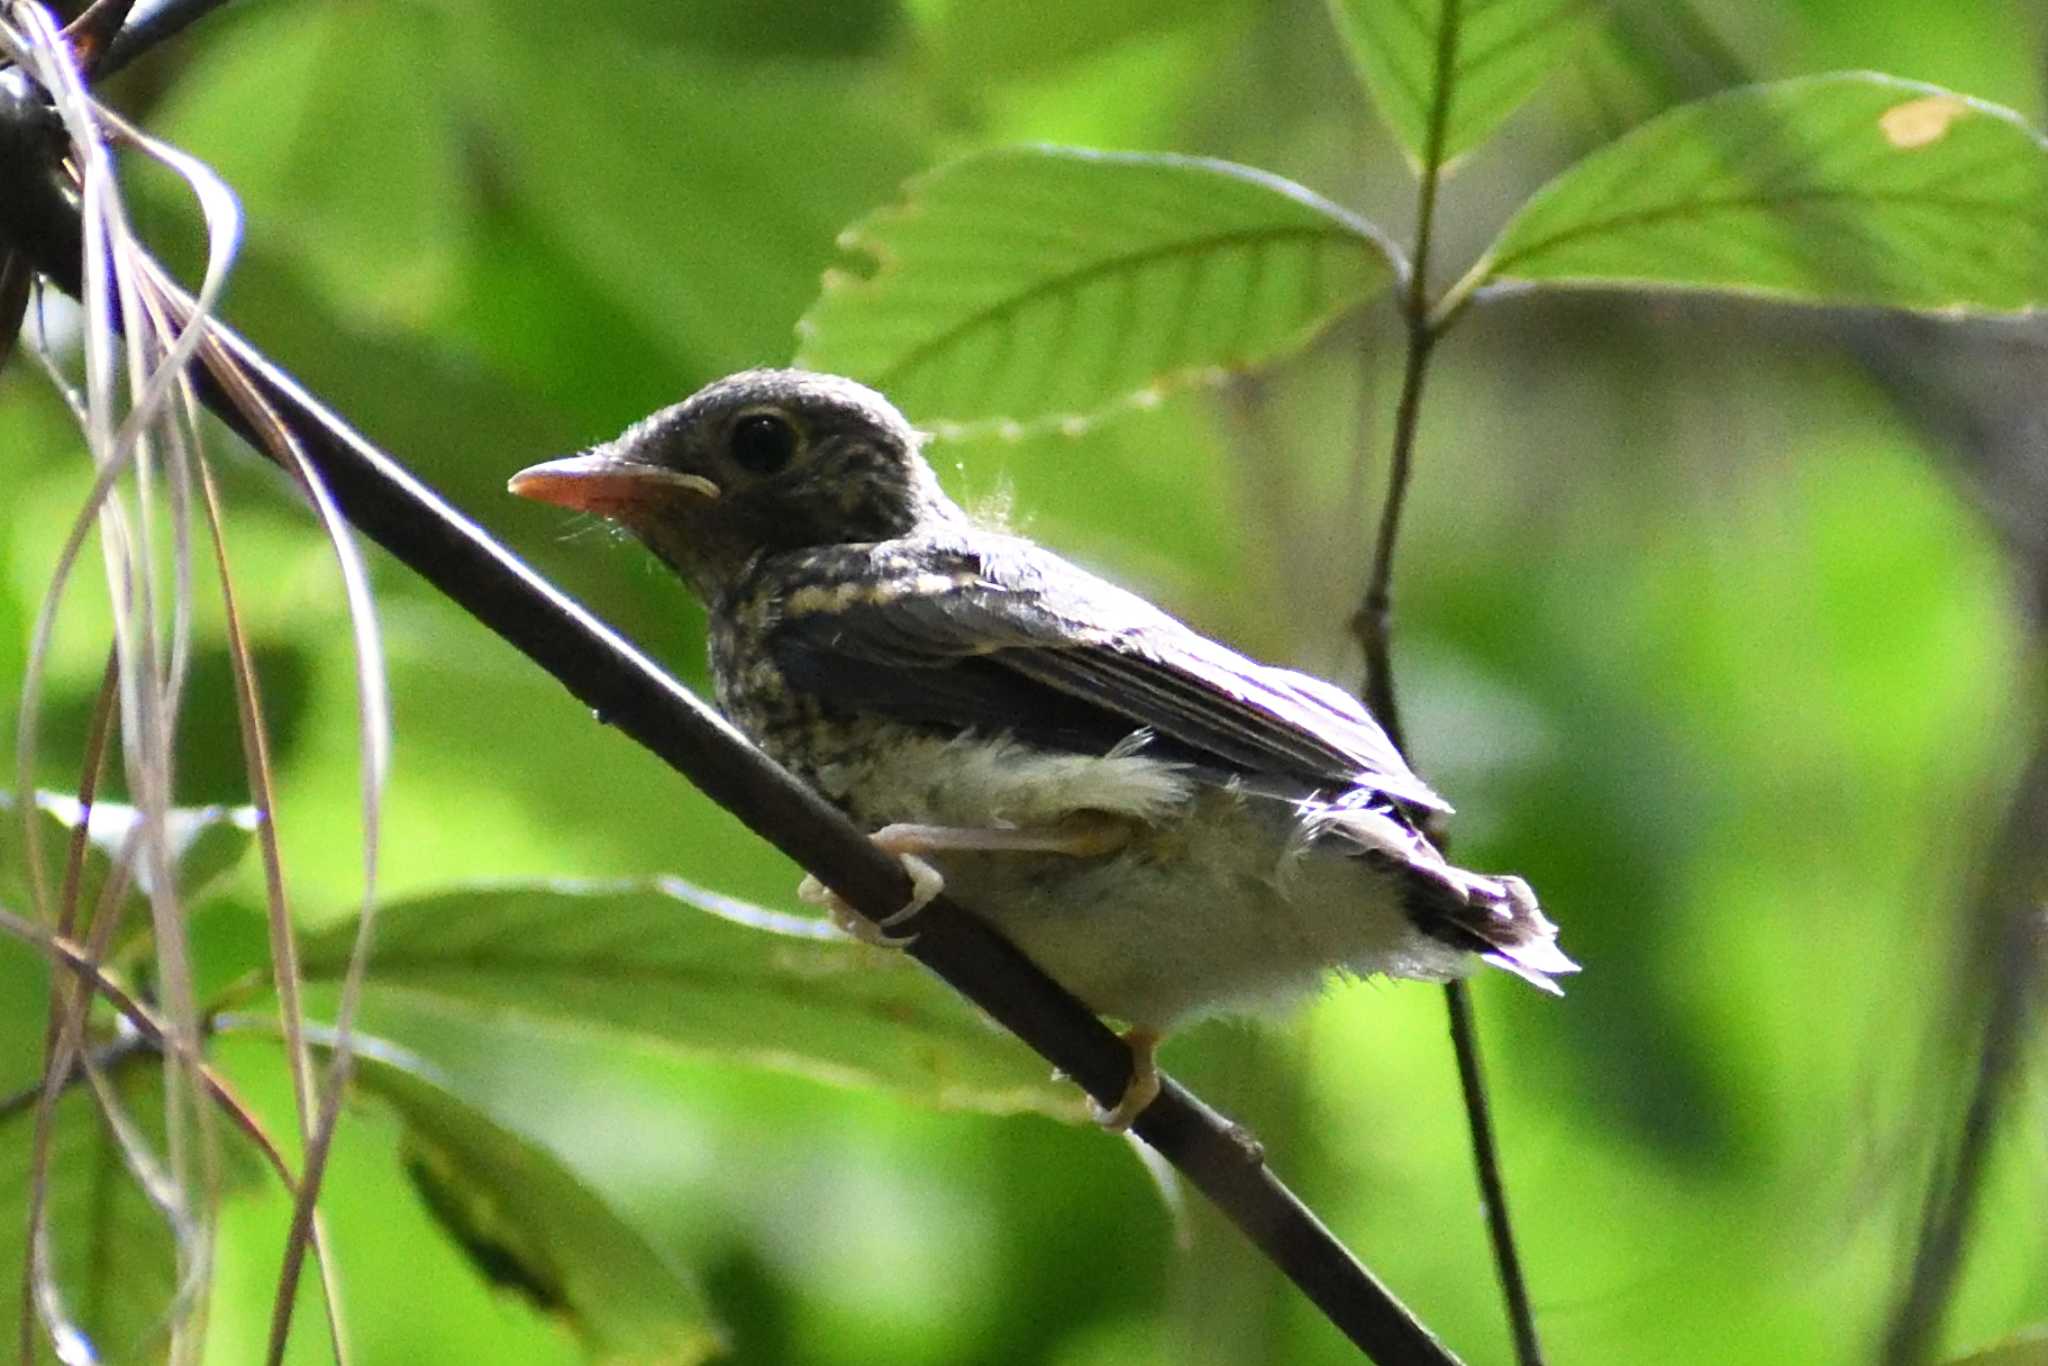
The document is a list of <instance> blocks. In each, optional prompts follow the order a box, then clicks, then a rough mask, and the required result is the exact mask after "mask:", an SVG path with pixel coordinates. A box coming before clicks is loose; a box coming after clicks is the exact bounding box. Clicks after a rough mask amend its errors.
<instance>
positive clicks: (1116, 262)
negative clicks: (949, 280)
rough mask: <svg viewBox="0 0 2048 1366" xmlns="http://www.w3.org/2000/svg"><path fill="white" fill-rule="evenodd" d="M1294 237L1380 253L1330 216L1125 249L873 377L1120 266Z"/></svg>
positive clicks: (967, 323)
mask: <svg viewBox="0 0 2048 1366" xmlns="http://www.w3.org/2000/svg"><path fill="white" fill-rule="evenodd" d="M1293 239H1329V240H1333V241H1339V242H1350V243H1355V244H1357V245H1359V246H1361V247H1363V248H1365V249H1366V250H1367V251H1368V252H1369V253H1372V254H1374V255H1378V254H1379V244H1378V243H1376V242H1374V241H1373V240H1372V239H1371V238H1370V237H1368V236H1366V235H1365V234H1363V233H1360V232H1357V231H1354V230H1353V229H1351V228H1349V227H1347V226H1346V225H1344V224H1342V223H1338V222H1334V221H1333V222H1330V223H1318V224H1302V225H1300V226H1296V227H1288V228H1260V229H1257V230H1255V231H1240V232H1229V233H1211V234H1209V235H1207V236H1204V237H1199V238H1192V239H1187V240H1184V241H1180V242H1174V243H1170V244H1167V245H1164V246H1159V247H1152V248H1148V249H1146V250H1144V251H1134V252H1125V253H1122V254H1120V255H1117V256H1113V257H1110V258H1109V259H1107V260H1104V261H1100V262H1097V263H1095V264H1093V265H1090V266H1087V267H1084V268H1083V269H1080V270H1075V271H1070V272H1067V273H1064V274H1061V275H1059V276H1057V277H1055V278H1053V279H1051V280H1047V281H1044V282H1043V283H1040V284H1037V285H1033V286H1032V287H1031V288H1029V289H1026V290H1022V291H1020V292H1018V293H1015V294H1009V295H1005V296H1004V297H1003V298H1002V299H1001V300H999V301H997V302H996V303H993V304H990V305H989V306H987V307H986V308H982V309H979V310H977V311H976V312H974V313H972V314H969V315H968V316H967V317H965V318H963V319H961V320H960V321H959V322H957V323H955V324H953V325H952V326H950V327H948V328H946V329H945V330H944V331H942V332H940V333H939V334H937V335H936V336H934V337H932V338H931V339H930V340H928V341H926V342H924V343H922V344H920V345H918V346H916V347H913V348H912V349H911V350H910V351H908V352H907V353H905V354H904V355H903V357H902V358H901V359H899V360H897V361H895V362H892V363H891V364H890V365H889V366H888V367H887V368H886V369H884V370H882V371H880V372H878V374H877V376H876V379H877V381H878V382H879V383H880V384H881V385H883V386H884V387H886V386H887V385H889V384H891V383H894V382H896V381H899V380H901V379H902V378H903V377H904V375H906V374H907V373H909V372H910V371H912V370H914V369H915V368H917V367H918V366H920V365H922V364H924V363H925V362H926V361H928V360H930V359H931V358H932V357H933V356H936V355H938V354H939V353H941V352H942V351H944V350H945V349H946V348H948V347H950V346H952V345H954V344H955V343H957V342H958V341H959V339H960V338H962V337H964V336H966V335H967V334H969V333H971V332H973V331H975V330H977V329H979V328H982V327H993V326H997V325H999V323H1000V321H1001V319H1002V318H1003V317H1004V316H1006V315H1008V314H1012V313H1016V312H1019V311H1021V310H1023V309H1026V308H1028V307H1030V306H1031V305H1033V304H1035V303H1038V302H1040V301H1042V300H1044V299H1046V298H1049V297H1051V296H1053V295H1055V294H1058V293H1076V292H1079V291H1081V290H1083V289H1086V288H1087V287H1088V286H1090V285H1092V284H1094V283H1095V282H1096V281H1098V280H1100V279H1103V278H1105V277H1107V276H1109V275H1112V274H1116V273H1123V272H1128V273H1136V272H1137V271H1140V270H1143V269H1145V268H1147V267H1149V266H1152V265H1157V264H1159V263H1161V262H1164V261H1169V260H1172V259H1173V258H1175V257H1179V256H1196V255H1202V254H1207V253H1210V252H1216V251H1223V250H1227V249H1229V248H1231V247H1242V246H1254V245H1263V244H1266V243H1272V242H1285V241H1289V240H1293ZM1382 259H1384V258H1382Z"/></svg>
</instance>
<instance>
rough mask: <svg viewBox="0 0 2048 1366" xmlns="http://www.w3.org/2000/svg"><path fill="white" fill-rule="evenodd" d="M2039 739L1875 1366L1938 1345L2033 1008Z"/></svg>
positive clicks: (2041, 867) (2041, 800)
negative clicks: (1962, 1092) (1959, 1081)
mask: <svg viewBox="0 0 2048 1366" xmlns="http://www.w3.org/2000/svg"><path fill="white" fill-rule="evenodd" d="M2044 849H2048V735H2044V736H2043V737H2042V740H2041V741H2040V742H2037V748H2036V750H2035V752H2034V757H2033V760H2032V762H2031V763H2029V764H2028V766H2027V771H2026V774H2025V775H2024V776H2023V777H2022V779H2021V780H2020V787H2019V791H2018V792H2017V794H2016V795H2015V796H2014V798H2013V802H2012V805H2011V807H2010V808H2009V809H2008V811H2007V814H2006V819H2005V825H2004V829H2003V831H2002V832H2001V834H2000V837H1999V840H1998V844H1997V847H1996V848H1995V849H1994V851H1993V853H1992V856H1991V858H1990V860H1989V862H1988V864H1987V866H1986V869H1985V872H1984V874H1983V878H1982V885H1983V892H1982V894H1981V909H1980V912H1979V914H1978V917H1977V923H1978V924H1979V926H1980V927H1981V930H1982V933H1981V938H1980V942H1979V944H1978V945H1977V952H1976V955H1975V960H1976V961H1974V962H1973V963H1971V964H1970V972H1971V979H1970V980H1971V981H1972V982H1973V983H1975V984H1977V987H1976V989H1975V990H1973V991H1972V992H1971V993H1970V995H1972V996H1982V997H1983V998H1985V1002H1984V1014H1983V1032H1982V1036H1981V1039H1980V1042H1979V1043H1978V1046H1977V1070H1976V1074H1975V1076H1974V1077H1973V1078H1972V1079H1971V1085H1970V1094H1969V1099H1968V1100H1967V1101H1966V1102H1965V1103H1964V1106H1963V1110H1962V1114H1961V1116H1960V1121H1959V1124H1958V1129H1957V1134H1956V1138H1955V1147H1954V1149H1953V1151H1951V1152H1950V1153H1949V1154H1948V1155H1947V1157H1946V1159H1945V1160H1943V1161H1941V1162H1940V1163H1939V1164H1938V1170H1937V1173H1936V1176H1935V1178H1934V1179H1933V1180H1932V1181H1931V1182H1930V1183H1929V1186H1928V1191H1927V1199H1926V1204H1925V1206H1924V1208H1923V1210H1922V1214H1921V1222H1920V1235H1919V1242H1918V1245H1917V1246H1916V1248H1915V1250H1914V1256H1913V1264H1912V1269H1911V1272H1910V1273H1909V1274H1908V1276H1907V1279H1906V1284H1905V1286H1904V1287H1903V1288H1902V1289H1901V1291H1900V1293H1899V1298H1898V1302H1897V1304H1896V1305H1894V1307H1893V1310H1892V1315H1891V1321H1890V1323H1889V1325H1888V1326H1887V1328H1886V1331H1885V1337H1884V1348H1883V1352H1882V1354H1881V1356H1880V1358H1879V1359H1880V1360H1881V1361H1882V1362H1883V1363H1884V1366H1919V1363H1921V1362H1924V1361H1927V1360H1928V1359H1929V1358H1930V1356H1931V1354H1932V1352H1933V1349H1934V1347H1935V1344H1936V1342H1937V1340H1938V1338H1939V1335H1940V1331H1941V1325H1942V1321H1943V1319H1944V1318H1945V1317H1946V1316H1947V1311H1948V1306H1949V1303H1950V1301H1951V1300H1952V1299H1953V1297H1954V1294H1955V1288H1956V1282H1957V1281H1958V1280H1959V1279H1960V1277H1961V1275H1962V1269H1963V1261H1964V1254H1965V1251H1966V1249H1967V1248H1968V1246H1969V1234H1970V1229H1971V1227H1972V1225H1973V1224H1974V1223H1975V1222H1976V1217H1977V1210H1978V1201H1979V1197H1980V1196H1981V1195H1982V1193H1983V1187H1984V1176H1985V1172H1986V1169H1987V1167H1988V1166H1989V1164H1990V1158H1991V1146H1992V1139H1993V1138H1994V1137H1995V1136H1996V1135H1997V1132H1998V1123H1999V1119H2000V1117H2001V1116H2002V1115H2003V1114H2004V1112H2005V1110H2006V1108H2007V1106H2008V1105H2009V1104H2010V1103H2011V1101H2012V1096H2013V1092H2014V1090H2015V1088H2016V1087H2017V1085H2018V1083H2019V1080H2020V1075H2021V1068H2022V1064H2023V1062H2024V1061H2025V1057H2026V1048H2027V1044H2028V1042H2029V1040H2030V1039H2031V1037H2032V1033H2033V1026H2034V1016H2035V1014H2036V1011H2037V1009H2038V1007H2039V1004H2040V993H2041V979H2042V970H2043V957H2044V953H2048V907H2044V905H2043V904H2042V901H2041V898H2040V893H2039V890H2038V889H2039V888H2041V887H2042V886H2044V885H2048V884H2044V881H2043V878H2044V876H2048V857H2044V854H2043V850H2044Z"/></svg>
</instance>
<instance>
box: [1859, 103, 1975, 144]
mask: <svg viewBox="0 0 2048 1366" xmlns="http://www.w3.org/2000/svg"><path fill="white" fill-rule="evenodd" d="M1969 112H1970V106H1969V104H1968V102H1966V101H1964V100H1960V99H1957V98H1956V97H1955V96H1954V95H1928V96H1925V97H1924V98H1921V99H1917V100H1907V101H1906V102H1905V103H1904V104H1895V105H1893V106H1892V107H1891V108H1889V109H1887V110H1885V111H1884V113H1882V114H1880V115H1878V118H1877V126H1878V127H1879V128H1881V129H1883V130H1884V136H1885V140H1886V141H1887V142H1889V143H1891V145H1892V146H1894V147H1898V148H1902V149H1904V150H1906V151H1911V150H1913V149H1914V148H1915V147H1925V146H1927V145H1928V144H1929V143H1931V142H1939V141H1941V139H1942V137H1943V136H1944V135H1945V134H1947V132H1948V128H1949V125H1950V124H1952V123H1954V122H1955V121H1956V120H1957V119H1959V118H1961V117H1963V115H1965V114H1967V113H1969Z"/></svg>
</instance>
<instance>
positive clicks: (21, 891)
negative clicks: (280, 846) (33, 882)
mask: <svg viewBox="0 0 2048 1366" xmlns="http://www.w3.org/2000/svg"><path fill="white" fill-rule="evenodd" d="M36 808H37V811H36V817H37V823H38V829H39V832H40V833H39V834H38V835H37V845H38V848H39V850H40V852H41V855H42V859H43V867H44V870H45V872H46V874H47V878H48V882H49V891H50V895H51V896H53V897H54V896H56V895H57V893H58V891H59V889H60V887H61V884H62V880H63V876H64V857H65V849H66V847H67V845H68V842H69V840H70V838H71V832H72V831H73V830H75V829H76V828H77V827H78V822H79V819H80V817H81V815H82V814H83V812H82V810H81V808H80V806H79V803H78V799H77V798H76V797H70V796H66V795H64V794H63V793H57V792H39V793H37V794H36ZM141 819H142V815H141V812H139V811H138V810H136V808H134V807H132V806H125V805H123V804H121V803H119V802H95V803H94V804H93V807H92V812H91V815H90V817H89V818H88V821H87V826H86V851H85V864H84V867H83V870H82V876H81V879H80V883H79V905H80V908H81V914H85V913H89V912H90V911H91V909H92V908H93V907H94V906H96V905H98V904H99V897H100V891H101V889H102V888H103V887H104V886H105V885H106V881H107V875H108V873H109V872H110V871H112V869H113V867H114V861H115V859H117V858H119V857H120V856H121V855H122V854H123V853H129V852H131V850H132V844H133V840H132V836H133V833H134V831H135V828H136V826H137V824H138V823H139V822H140V821H141ZM255 831H256V811H255V808H253V807H247V806H235V807H228V806H182V807H173V808H172V809H171V812H170V819H169V833H170V846H171V857H172V858H173V859H174V860H175V861H176V867H177V882H178V891H179V894H180V895H181V896H183V897H186V898H188V899H189V898H191V897H195V896H197V895H198V894H199V893H201V892H203V891H205V890H206V889H207V888H208V887H210V886H212V885H213V884H214V883H215V882H217V881H219V880H220V879H221V878H222V877H224V876H226V875H227V874H228V873H229V872H231V871H233V870H234V868H235V866H236V865H237V864H239V863H240V862H241V860H242V857H243V856H244V855H245V854H246V853H247V852H248V850H249V842H250V841H251V840H252V839H253V838H255ZM23 834H24V832H23V830H22V823H21V821H20V820H19V819H18V818H17V817H16V815H15V810H14V799H13V797H12V795H11V794H5V793H0V904H6V905H9V906H14V907H20V908H23V909H26V908H27V907H28V905H29V901H30V895H29V885H28V874H27V872H26V871H25V865H26V861H27V854H26V850H25V847H24V839H23ZM140 872H141V870H140V869H139V868H138V869H137V873H138V876H137V878H136V879H135V880H134V882H133V883H131V889H130V893H129V894H130V895H131V896H133V895H136V894H137V893H138V892H139V891H140V889H141V888H142V887H144V886H145V885H146V883H145V881H144V880H143V879H142V878H141V877H140Z"/></svg>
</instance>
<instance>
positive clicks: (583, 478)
mask: <svg viewBox="0 0 2048 1366" xmlns="http://www.w3.org/2000/svg"><path fill="white" fill-rule="evenodd" d="M505 487H506V488H507V489H508V490H510V491H511V492H512V493H514V494H516V495H517V496H519V497H521V498H531V499H533V500H534V501H536V502H541V503H553V504H554V505H555V506H557V507H565V508H574V509H576V510H577V511H578V512H594V513H597V514H598V515H599V516H601V517H619V516H624V515H630V514H632V513H634V512H644V511H647V510H649V509H650V508H652V507H654V506H657V505H659V504H660V503H662V502H665V501H666V500H667V499H668V498H669V497H670V496H672V495H674V494H678V493H681V494H686V495H689V496H691V497H695V498H704V499H707V500H708V499H713V498H716V497H718V485H716V484H714V483H712V482H711V481H710V480H709V479H706V478H705V477H704V476H703V475H701V474H685V473H683V472H682V471H681V470H672V469H669V468H668V467H667V466H664V465H650V464H648V463H646V462H644V461H640V460H633V459H630V458H628V457H625V456H621V455H616V454H614V453H612V452H611V451H610V450H607V449H603V448H600V449H598V450H594V451H590V452H588V453H586V454H583V455H569V456H564V457H563V458H561V459H560V460H549V461H545V462H543V463H541V464H538V465H529V466H527V467H526V468H525V469H523V470H521V471H519V473H517V474H515V475H513V476H512V479H511V482H509V483H508V484H506V485H505Z"/></svg>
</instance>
